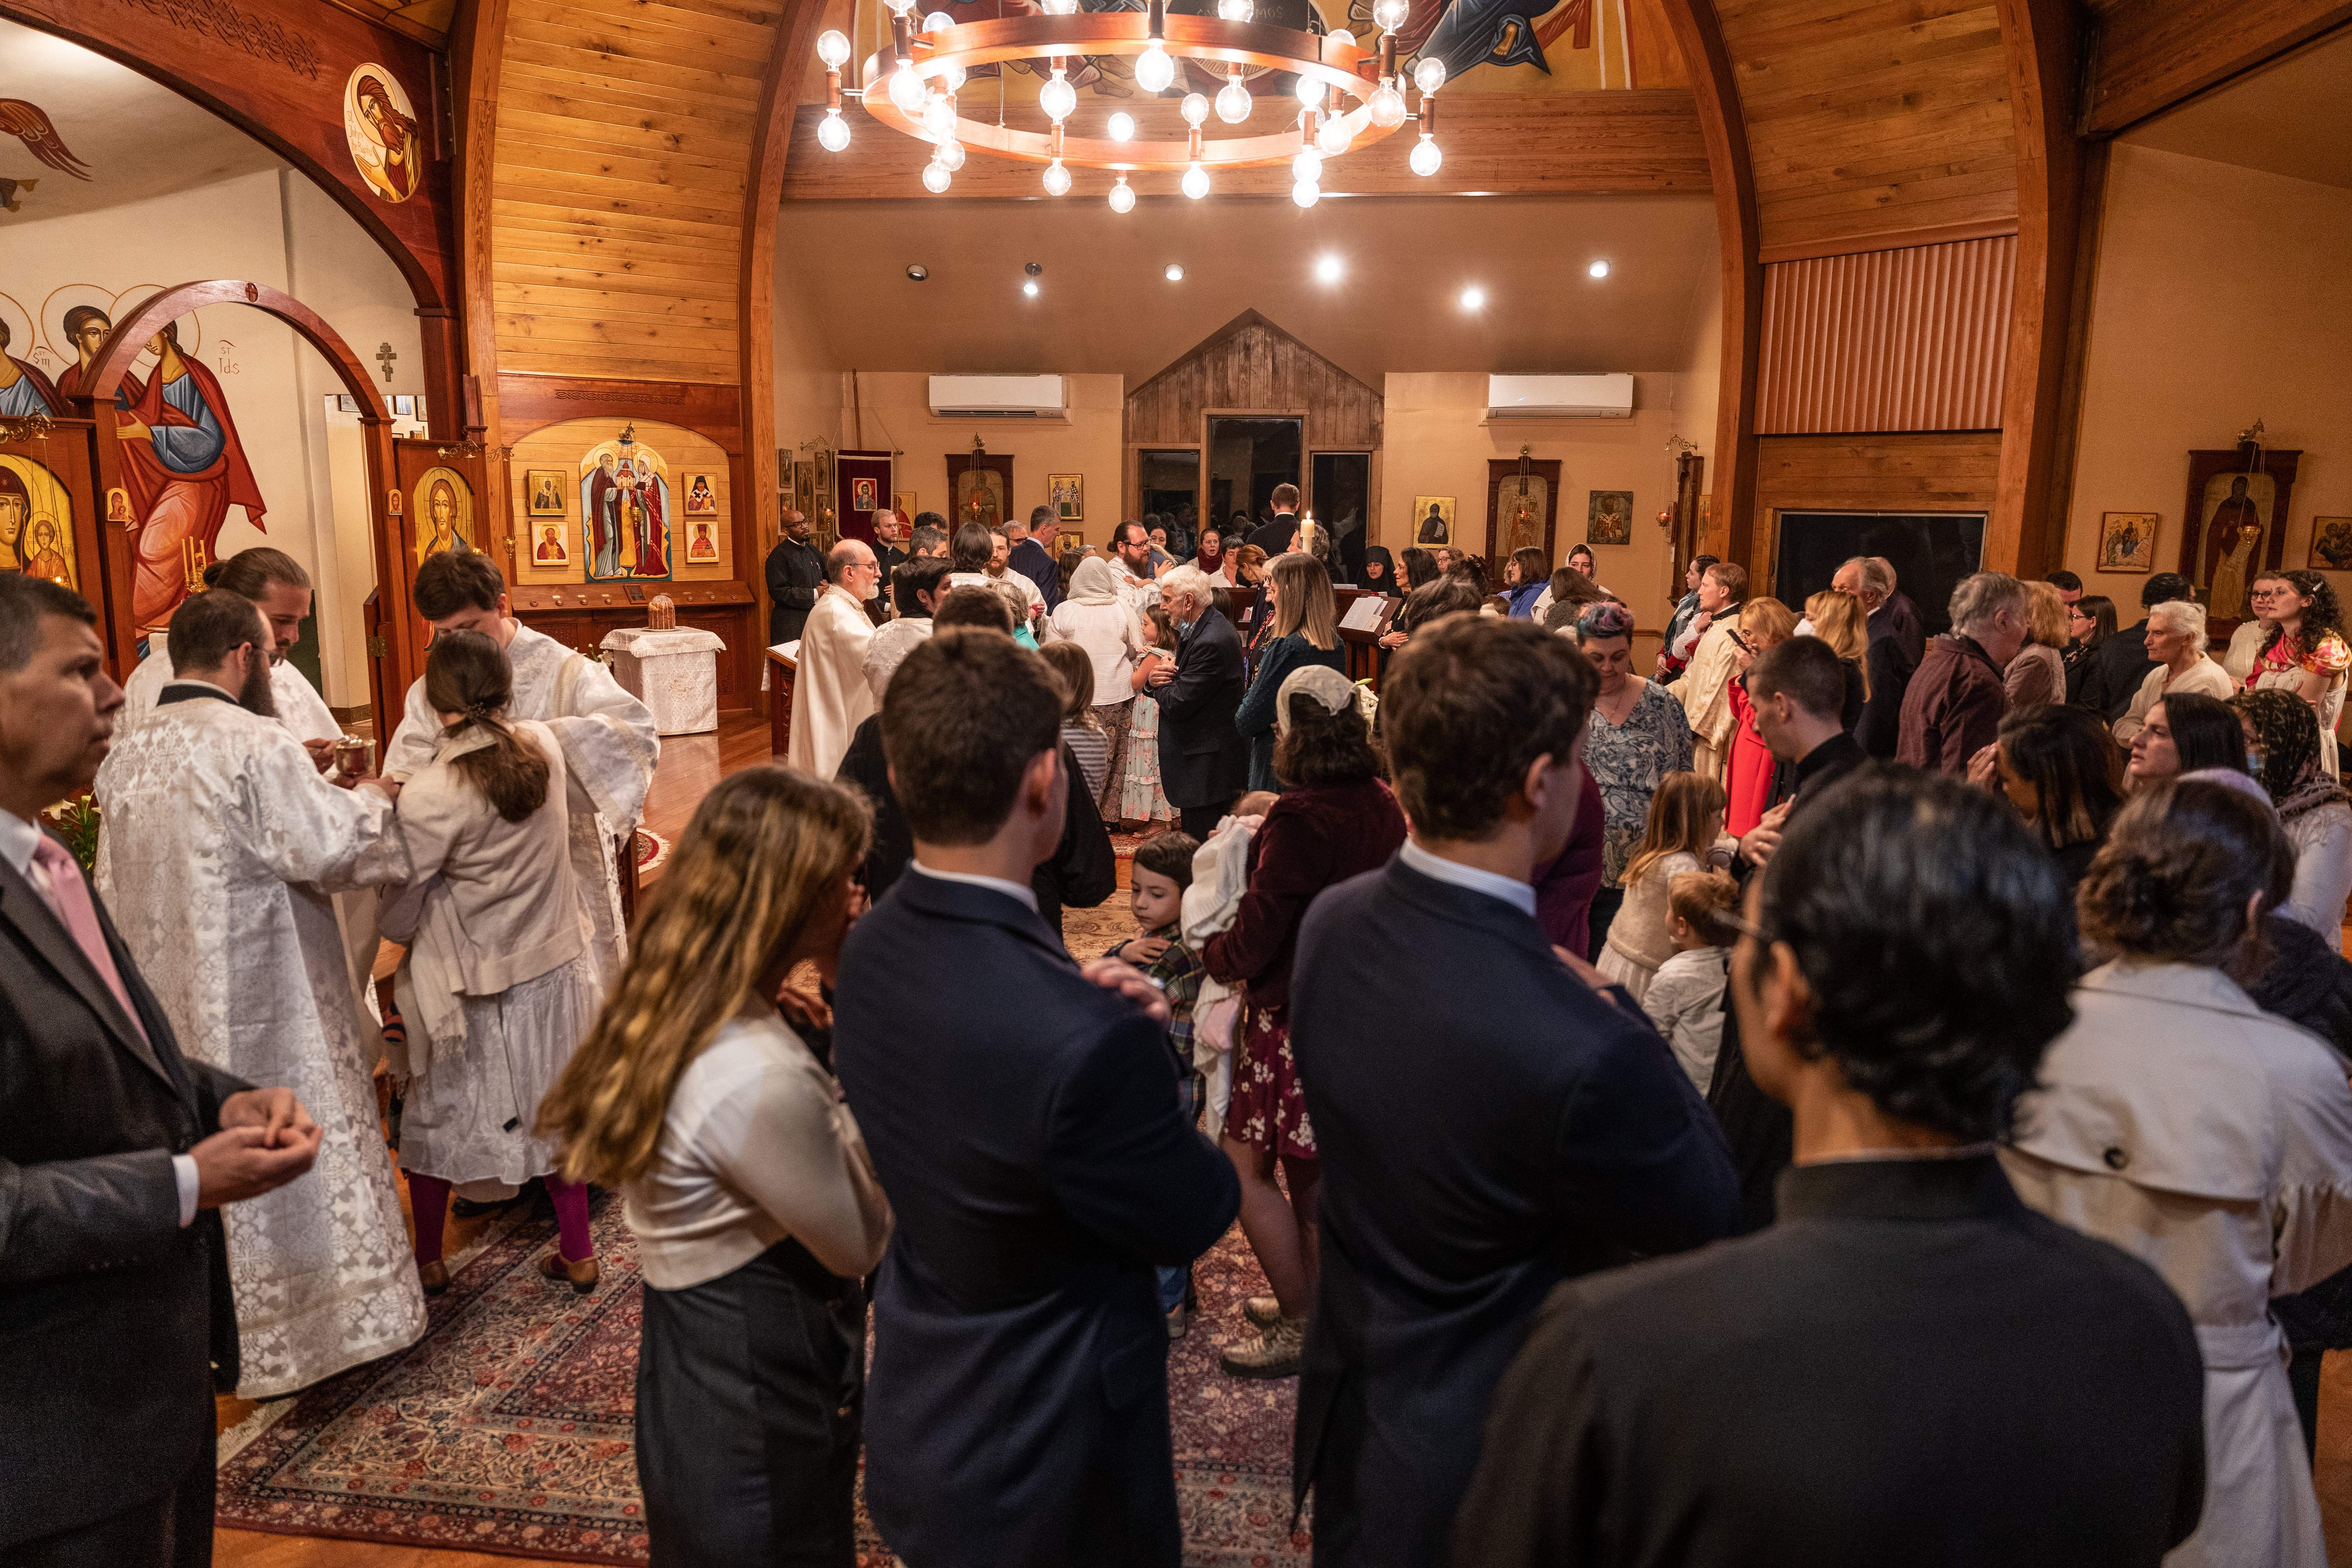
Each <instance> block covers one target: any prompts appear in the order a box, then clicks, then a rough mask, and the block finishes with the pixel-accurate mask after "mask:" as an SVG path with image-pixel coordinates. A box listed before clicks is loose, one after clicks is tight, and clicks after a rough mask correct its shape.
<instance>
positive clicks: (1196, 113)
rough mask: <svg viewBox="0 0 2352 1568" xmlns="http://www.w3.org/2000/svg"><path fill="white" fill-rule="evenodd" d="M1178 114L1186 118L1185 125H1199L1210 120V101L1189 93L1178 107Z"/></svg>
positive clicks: (1199, 95)
mask: <svg viewBox="0 0 2352 1568" xmlns="http://www.w3.org/2000/svg"><path fill="white" fill-rule="evenodd" d="M1178 112H1179V113H1181V114H1182V115H1183V116H1184V123H1185V124H1187V125H1198V124H1200V123H1202V121H1205V120H1207V119H1208V118H1209V100H1207V99H1206V98H1203V97H1202V95H1201V94H1199V93H1197V92H1188V93H1186V94H1185V95H1184V101H1183V102H1182V103H1181V104H1180V105H1178Z"/></svg>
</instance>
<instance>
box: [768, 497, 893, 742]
mask: <svg viewBox="0 0 2352 1568" xmlns="http://www.w3.org/2000/svg"><path fill="white" fill-rule="evenodd" d="M881 581H882V570H881V568H880V567H879V566H877V565H876V564H875V563H874V552H873V551H872V550H870V549H869V548H867V547H866V543H865V542H864V541H862V540H856V539H845V540H843V541H842V542H840V543H838V544H836V545H835V546H834V547H833V548H832V550H830V551H828V552H826V554H825V558H824V591H823V592H821V593H819V594H818V595H817V596H816V608H814V609H813V610H811V611H810V612H809V618H808V625H807V626H803V628H801V651H800V658H799V664H798V668H797V669H796V670H795V672H794V674H793V731H792V738H791V739H790V740H789V741H787V742H785V744H784V760H785V761H786V762H789V763H792V765H793V766H794V767H796V768H799V769H802V770H803V771H804V772H807V773H814V774H815V775H816V776H817V777H819V778H821V779H829V778H831V777H833V775H834V772H835V770H836V769H838V768H839V767H840V766H841V759H842V756H843V754H844V753H845V752H847V751H848V750H849V742H850V738H851V737H852V736H854V735H856V733H857V726H858V725H860V724H862V723H864V722H865V721H866V718H867V716H868V715H869V714H871V713H872V712H873V711H874V692H873V689H871V688H870V687H868V686H867V685H866V645H867V644H868V643H870V642H871V641H873V638H874V623H873V621H872V620H871V619H870V618H868V616H866V600H868V599H871V598H872V597H873V596H874V593H875V589H876V588H877V586H878V585H879V584H880V583H881Z"/></svg>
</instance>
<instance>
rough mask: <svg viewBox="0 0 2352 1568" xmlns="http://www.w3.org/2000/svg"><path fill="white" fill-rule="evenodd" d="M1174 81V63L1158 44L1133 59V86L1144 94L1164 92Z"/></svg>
mask: <svg viewBox="0 0 2352 1568" xmlns="http://www.w3.org/2000/svg"><path fill="white" fill-rule="evenodd" d="M1175 79H1176V62H1175V61H1174V60H1171V59H1170V58H1168V51H1167V50H1165V49H1163V48H1161V47H1160V46H1159V45H1158V44H1156V43H1155V44H1153V45H1152V46H1151V47H1150V48H1148V49H1146V50H1144V51H1143V52H1142V53H1141V54H1139V55H1138V56H1136V57H1135V85H1136V86H1138V87H1139V88H1141V89H1143V90H1144V91H1146V92H1166V91H1167V90H1168V88H1169V84H1171V82H1173V81H1174V80H1175Z"/></svg>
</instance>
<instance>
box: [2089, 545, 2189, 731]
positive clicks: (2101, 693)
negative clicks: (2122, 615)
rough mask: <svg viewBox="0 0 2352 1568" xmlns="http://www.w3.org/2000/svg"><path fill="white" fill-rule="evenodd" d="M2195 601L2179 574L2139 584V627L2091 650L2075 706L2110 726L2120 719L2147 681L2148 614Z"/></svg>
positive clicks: (2125, 630)
mask: <svg viewBox="0 0 2352 1568" xmlns="http://www.w3.org/2000/svg"><path fill="white" fill-rule="evenodd" d="M2195 597H2196V590H2195V589H2193V588H2191V587H2190V586H2189V579H2188V578H2186V577H2183V576H2182V575H2181V574H2179V573H2178V572H2158V574H2155V575H2154V576H2152V577H2150V578H2149V579H2148V580H2147V583H2145V584H2142V585H2141V587H2140V591H2139V605H2140V616H2139V625H2137V626H2127V627H2126V628H2124V629H2123V630H2121V631H2118V632H2117V633H2116V635H2115V636H2113V637H2109V638H2108V639H2107V640H2106V641H2105V642H2103V643H2101V644H2100V645H2099V646H2098V647H2095V648H2093V649H2092V650H2091V668H2090V669H2089V670H2088V671H2087V672H2086V673H2085V674H2084V677H2083V684H2082V687H2081V689H2079V690H2077V691H2076V693H2075V695H2074V703H2075V706H2077V707H2079V708H2089V709H2092V710H2095V711H2096V712H2097V713H2098V715H2099V716H2100V717H2101V718H2103V719H2105V721H2107V722H2108V723H2110V724H2112V723H2114V722H2115V721H2116V720H2118V719H2120V718H2122V717H2123V716H2124V714H2125V713H2126V711H2127V710H2129V709H2130V708H2131V704H2132V699H2133V698H2134V697H2137V695H2139V689H2140V687H2141V685H2142V684H2143V683H2145V682H2146V681H2147V612H2148V611H2150V610H2152V609H2154V608H2156V606H2157V605H2162V604H2168V603H2170V602H2171V601H2172V600H2175V599H2190V600H2193V599H2194V598H2195Z"/></svg>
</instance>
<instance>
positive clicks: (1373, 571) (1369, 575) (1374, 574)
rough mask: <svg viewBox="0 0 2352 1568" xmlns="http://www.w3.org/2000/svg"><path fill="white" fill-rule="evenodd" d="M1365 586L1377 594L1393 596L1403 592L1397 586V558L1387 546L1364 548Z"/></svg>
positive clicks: (1374, 545)
mask: <svg viewBox="0 0 2352 1568" xmlns="http://www.w3.org/2000/svg"><path fill="white" fill-rule="evenodd" d="M1363 586H1364V587H1366V588H1368V589H1370V591H1371V592H1373V593H1375V594H1387V595H1391V596H1394V595H1397V594H1399V593H1402V591H1403V590H1402V589H1401V588H1400V587H1399V586H1398V585H1397V574H1396V558H1395V557H1394V556H1392V555H1391V554H1390V553H1389V547H1388V546H1387V545H1385V544H1367V545H1365V546H1364V581H1363Z"/></svg>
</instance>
